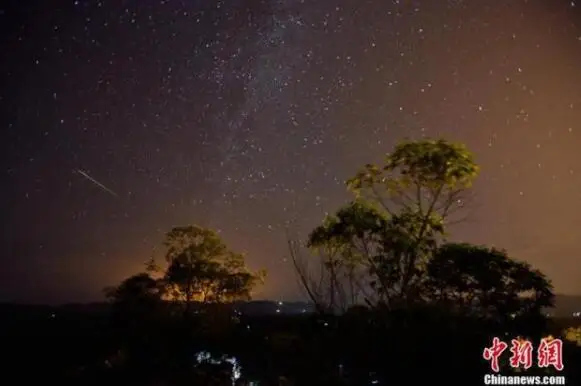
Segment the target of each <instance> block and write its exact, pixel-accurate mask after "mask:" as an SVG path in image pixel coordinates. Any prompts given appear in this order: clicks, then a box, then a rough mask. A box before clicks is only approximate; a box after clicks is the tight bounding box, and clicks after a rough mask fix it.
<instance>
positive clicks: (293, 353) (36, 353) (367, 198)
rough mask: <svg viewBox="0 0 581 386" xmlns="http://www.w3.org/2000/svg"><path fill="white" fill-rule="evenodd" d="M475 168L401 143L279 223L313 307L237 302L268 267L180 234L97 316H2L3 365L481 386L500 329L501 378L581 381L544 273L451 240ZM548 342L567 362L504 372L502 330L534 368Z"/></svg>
mask: <svg viewBox="0 0 581 386" xmlns="http://www.w3.org/2000/svg"><path fill="white" fill-rule="evenodd" d="M477 174H478V166H477V165H476V163H475V162H474V160H473V156H472V154H471V153H470V152H469V151H468V150H467V149H466V148H465V147H464V146H462V145H459V144H454V143H450V142H447V141H444V140H438V141H431V140H425V141H416V142H411V141H408V142H403V143H401V144H400V145H398V146H397V147H396V148H395V149H394V151H393V152H392V153H390V154H388V155H387V156H386V159H385V161H384V163H383V164H381V165H366V166H365V167H364V168H363V169H362V170H361V171H360V172H359V173H357V175H356V176H355V177H354V178H353V179H351V180H349V181H348V187H349V189H350V190H351V191H352V192H353V193H354V196H353V200H352V201H351V202H350V203H348V204H347V205H345V206H344V207H342V208H339V209H338V210H337V212H335V213H334V214H333V215H330V216H329V217H328V218H326V219H325V220H324V221H323V223H322V224H321V225H320V226H319V227H317V228H316V229H314V230H313V231H312V232H311V233H310V234H309V235H306V236H307V237H302V236H300V235H299V236H294V237H293V236H291V232H289V233H288V246H289V254H290V257H291V258H292V261H293V262H294V268H295V273H296V275H297V277H298V279H299V282H300V283H301V285H302V287H303V289H304V291H305V295H306V296H307V297H308V299H309V300H310V302H311V303H313V304H314V305H315V308H316V312H315V313H312V314H305V315H276V314H275V315H271V316H251V315H247V314H245V313H242V312H240V311H239V310H238V308H237V306H236V304H237V303H236V302H238V301H246V300H250V299H251V298H252V292H253V290H254V289H255V288H256V286H259V285H260V284H261V283H262V282H263V281H264V280H266V279H267V276H266V272H264V271H256V272H255V271H252V270H250V269H249V268H248V267H247V266H246V263H245V257H244V255H242V254H239V253H236V252H233V251H231V250H230V249H229V248H228V247H227V245H226V244H225V243H224V241H223V240H222V239H221V238H220V237H219V235H218V234H217V233H216V232H213V231H212V230H209V229H205V228H203V227H199V226H185V227H177V228H174V229H172V230H171V231H170V232H168V234H167V237H166V240H165V246H166V255H165V260H164V261H163V262H155V261H151V262H150V263H148V264H147V267H146V269H145V270H144V272H142V273H136V274H135V275H134V276H132V277H130V278H128V279H126V280H125V281H123V282H122V283H120V284H119V285H118V286H117V287H115V288H109V289H107V291H106V293H107V297H108V299H109V301H110V307H109V308H107V309H106V310H105V311H104V312H102V313H98V314H95V315H93V316H89V317H85V318H84V319H83V320H82V321H80V320H76V319H75V315H67V314H66V313H64V314H61V313H59V315H58V316H57V317H55V318H54V319H55V320H54V321H46V323H44V324H42V326H37V327H35V325H34V323H32V322H30V323H27V322H26V321H25V320H24V321H20V322H17V323H15V325H14V326H11V331H13V330H18V331H21V332H22V334H20V335H18V334H10V336H9V337H7V339H10V342H12V343H14V347H17V349H14V351H13V352H12V356H11V358H12V359H13V360H14V362H15V363H16V364H20V365H22V364H24V365H22V366H23V367H22V368H23V369H24V371H20V366H17V365H15V366H14V367H13V368H12V370H16V369H19V370H18V371H20V377H21V379H23V377H26V376H31V377H34V376H35V375H38V374H44V378H43V379H44V380H45V381H46V380H48V379H49V375H50V376H51V377H52V376H54V378H55V379H58V380H60V381H61V382H71V383H74V384H76V385H101V384H120V385H186V384H188V385H233V384H237V385H373V384H377V385H408V384H414V383H419V382H430V383H432V382H434V383H439V382H443V383H446V384H451V383H458V384H482V383H483V377H484V375H485V374H487V373H491V369H490V363H488V362H487V361H485V360H484V359H483V351H484V349H485V348H486V347H489V346H490V345H491V343H492V339H493V337H499V338H501V339H502V340H504V341H506V342H507V343H508V348H507V349H506V351H505V352H504V353H503V355H502V357H501V360H500V367H501V369H500V373H501V374H502V375H511V374H518V375H523V374H526V375H551V374H552V375H563V376H566V377H567V384H569V385H571V384H578V383H579V380H581V374H579V372H580V371H581V366H579V364H581V347H580V344H581V338H580V335H581V330H579V329H574V328H570V329H569V330H566V328H567V327H576V326H569V325H557V324H555V321H554V320H551V319H549V318H548V317H547V315H546V312H547V310H548V309H549V308H550V307H551V306H553V303H554V294H553V289H552V286H551V283H550V281H549V280H548V279H547V278H546V277H545V275H544V274H543V273H541V272H539V271H538V270H535V269H534V268H533V267H531V266H530V265H529V264H527V263H525V262H521V261H517V260H515V259H513V258H511V257H510V256H509V255H508V254H507V252H506V251H504V250H499V249H495V248H489V247H486V246H479V245H471V244H466V243H453V242H450V241H449V237H450V235H449V231H450V229H449V226H450V225H451V224H454V223H461V221H462V220H463V215H464V214H463V212H464V209H465V208H466V207H467V206H469V205H470V198H471V191H470V186H471V184H472V182H473V180H474V178H476V176H477ZM460 226H461V225H460ZM303 239H304V241H303ZM547 336H552V337H555V338H559V339H562V340H563V342H564V347H563V356H564V357H563V362H564V365H565V367H564V369H563V371H557V370H555V369H554V368H553V367H548V368H542V369H541V368H538V367H537V366H536V365H533V366H532V367H531V368H530V369H524V368H512V367H510V366H509V361H508V358H509V356H510V344H511V340H512V339H515V338H517V337H520V338H522V339H526V340H530V341H532V342H533V343H534V349H535V351H534V353H533V360H534V361H535V363H536V360H537V358H536V348H537V346H538V343H539V342H540V340H541V339H542V338H545V337H547ZM10 347H12V345H10ZM233 358H235V359H233ZM37 363H41V364H39V365H38V366H37ZM31 367H33V368H35V369H36V370H35V371H34V373H36V374H34V373H27V372H26V369H29V370H28V371H30V368H31ZM18 371H17V372H18Z"/></svg>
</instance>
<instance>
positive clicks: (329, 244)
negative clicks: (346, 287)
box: [308, 140, 478, 305]
mask: <svg viewBox="0 0 581 386" xmlns="http://www.w3.org/2000/svg"><path fill="white" fill-rule="evenodd" d="M477 173H478V166H477V165H476V164H475V163H474V161H473V157H472V155H471V154H470V152H468V150H467V149H466V148H465V147H464V146H463V145H460V144H454V143H450V142H447V141H445V140H438V141H433V140H425V141H417V142H413V141H404V142H402V143H401V144H399V145H398V146H396V148H395V150H394V152H393V153H391V154H388V155H387V156H386V158H385V161H384V163H383V165H381V166H378V165H371V164H368V165H366V166H365V167H364V168H363V169H362V170H361V171H360V172H359V173H357V174H356V175H355V177H353V178H352V179H350V180H349V181H348V182H347V185H348V187H349V189H350V190H351V191H352V192H353V193H354V194H355V200H354V201H353V202H351V203H350V204H348V205H347V206H345V207H344V208H342V209H340V210H339V211H338V212H337V213H336V214H335V215H332V216H329V217H328V218H327V219H326V220H325V222H324V223H323V224H322V225H321V226H319V227H317V228H316V229H315V230H314V231H313V232H312V233H311V234H310V235H309V243H308V245H309V246H310V247H311V248H314V249H315V250H316V251H317V252H318V253H319V254H320V253H322V254H323V255H324V256H325V257H324V261H325V264H326V265H328V266H329V264H330V266H332V267H333V268H334V269H341V270H342V271H343V272H349V274H348V275H347V276H348V277H349V278H350V279H348V280H347V282H350V283H351V284H352V285H353V286H354V287H356V288H358V290H359V291H358V293H359V294H363V296H364V297H365V299H366V301H367V302H368V303H372V304H377V303H381V304H384V305H389V304H395V303H402V302H405V301H411V300H412V299H414V298H417V297H418V296H419V294H418V289H419V288H420V285H421V280H422V278H423V273H424V271H425V266H426V262H427V259H428V258H429V256H430V255H431V254H432V253H433V251H434V250H435V249H436V248H437V242H438V241H439V240H441V239H442V238H443V237H444V236H445V231H444V230H445V229H444V228H445V224H446V223H447V222H448V220H449V219H450V217H451V216H452V215H454V214H455V213H456V212H457V210H458V209H459V208H462V207H463V206H464V202H465V200H466V198H467V195H466V192H467V189H468V188H469V187H470V185H471V183H472V181H473V179H474V178H475V176H476V175H477ZM330 252H332V253H330Z"/></svg>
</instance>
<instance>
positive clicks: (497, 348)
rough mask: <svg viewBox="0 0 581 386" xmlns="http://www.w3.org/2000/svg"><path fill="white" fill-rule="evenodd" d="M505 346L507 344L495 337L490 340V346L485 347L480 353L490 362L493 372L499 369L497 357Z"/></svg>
mask: <svg viewBox="0 0 581 386" xmlns="http://www.w3.org/2000/svg"><path fill="white" fill-rule="evenodd" d="M507 347H508V344H506V343H505V342H503V341H501V340H500V339H498V338H496V337H495V338H494V339H493V340H492V346H491V347H487V348H485V349H484V352H483V353H482V357H483V358H484V359H486V360H487V361H489V362H490V368H491V369H492V371H494V372H495V373H498V372H499V371H500V368H499V366H498V358H499V357H500V356H501V355H502V353H503V352H504V350H506V348H507Z"/></svg>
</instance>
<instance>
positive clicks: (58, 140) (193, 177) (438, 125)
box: [0, 0, 581, 302]
mask: <svg viewBox="0 0 581 386" xmlns="http://www.w3.org/2000/svg"><path fill="white" fill-rule="evenodd" d="M579 7H581V4H579V5H577V4H576V3H575V2H569V1H560V0H529V1H525V0H522V1H521V0H518V1H517V0H515V1H508V0H502V1H500V0H499V1H495V2H494V4H493V3H492V2H487V1H479V0H464V1H462V0H448V1H438V2H436V1H431V0H417V1H407V0H400V1H397V0H396V1H385V0H367V1H355V0H344V1H339V0H324V1H311V0H280V1H275V0H251V1H242V0H229V1H214V2H205V1H201V0H195V1H178V0H161V1H159V0H158V1H150V0H147V1H140V2H137V1H135V2H132V1H122V2H120V1H113V0H110V1H72V0H70V1H56V2H50V4H49V2H43V1H29V2H26V3H23V2H20V1H12V2H6V3H5V5H2V6H1V7H0V36H2V38H1V39H2V43H3V47H4V50H3V55H2V58H1V60H0V68H1V69H2V71H1V72H0V79H1V84H2V88H1V89H0V126H1V127H2V130H1V131H0V132H1V133H2V134H1V135H2V139H1V146H2V152H1V154H2V164H1V166H2V168H1V169H0V179H1V183H2V186H3V189H2V190H1V191H0V194H1V198H2V199H1V200H0V205H1V207H0V210H1V211H2V213H3V214H4V215H3V216H2V225H3V227H2V241H3V244H4V249H3V251H4V252H3V254H2V264H3V269H2V272H1V273H0V280H1V281H2V283H3V285H2V286H1V289H0V300H15V301H33V302H62V301H86V300H94V299H99V298H100V297H101V289H102V288H103V287H104V286H106V285H110V284H114V283H116V282H117V281H119V280H121V279H123V278H124V277H126V276H128V275H130V274H132V273H134V272H135V271H137V270H139V269H140V268H141V266H142V264H143V262H144V261H146V260H147V259H148V258H149V257H150V256H151V255H152V254H154V255H157V256H160V250H159V246H160V242H161V241H162V237H163V233H164V232H165V231H167V230H169V229H170V228H171V227H172V226H175V225H186V224H199V225H202V226H207V227H211V228H214V229H218V230H219V231H220V232H221V234H222V235H223V237H224V239H225V240H226V242H227V243H228V244H229V245H230V246H231V247H232V248H233V249H236V250H240V251H246V252H247V253H248V262H249V264H250V265H251V266H253V267H264V268H266V269H267V270H268V271H269V278H268V280H267V285H266V286H265V288H264V289H263V290H262V292H261V294H260V297H268V298H288V299H290V298H296V297H297V296H298V294H299V291H298V290H297V286H296V280H295V277H294V275H293V270H292V265H291V264H290V263H289V262H288V261H286V258H285V257H286V255H287V251H286V242H285V232H284V229H285V227H286V226H288V225H289V224H292V226H293V227H294V228H293V229H296V231H297V232H299V234H302V235H304V236H306V233H307V232H308V231H309V230H310V229H311V228H312V227H313V226H315V225H317V223H318V222H319V221H321V219H322V218H323V216H324V215H325V213H326V212H330V211H333V210H335V209H336V208H337V207H338V206H339V205H341V204H342V203H343V202H345V200H347V199H348V198H349V195H348V194H347V193H346V191H345V187H344V184H343V182H344V180H345V179H347V178H348V177H350V176H352V175H353V174H354V172H355V171H356V170H357V169H358V168H359V167H360V166H361V165H363V164H365V163H368V162H376V161H379V160H381V157H382V155H383V154H384V153H386V152H388V151H389V150H390V149H391V148H392V146H393V145H394V144H395V143H396V142H397V141H399V140H402V139H404V138H406V137H410V138H420V137H422V136H428V137H437V136H445V137H447V138H450V139H452V140H457V141H462V142H465V143H466V144H467V145H468V146H469V148H470V149H471V150H472V151H473V152H474V153H475V155H476V158H477V161H478V163H479V164H480V165H481V168H482V174H481V177H480V178H479V180H478V182H477V184H476V186H475V193H476V200H475V202H474V203H473V204H472V205H471V206H470V208H469V209H470V217H469V221H467V222H464V223H462V224H460V225H458V226H457V227H456V228H454V230H453V231H454V235H455V236H456V238H458V239H462V240H466V241H472V242H477V243H486V244H493V245H497V246H500V247H503V248H506V249H507V250H508V251H509V252H510V253H511V254H512V255H514V256H515V257H517V258H521V259H526V260H528V261H530V262H531V263H533V264H534V265H535V266H536V267H538V268H539V269H541V270H542V271H544V272H545V273H546V274H548V275H549V277H550V278H551V279H552V280H553V281H554V284H555V286H556V290H557V292H565V293H575V292H576V293H578V292H579V291H581V287H579V281H578V280H577V279H578V277H579V274H581V266H580V265H579V264H578V263H577V260H576V257H577V256H578V255H579V253H580V252H581V244H580V243H579V242H578V240H577V239H578V236H579V229H581V227H580V226H581V220H580V219H581V217H580V212H579V202H580V201H581V170H579V163H580V161H581V155H579V154H580V153H579V152H578V148H579V145H581V126H579V124H580V122H581V110H580V108H581V89H580V88H579V84H581V75H580V73H579V68H580V67H579V65H580V64H581V25H580V24H581V19H580V18H579V16H580V15H581V13H580V12H579ZM77 170H81V171H84V172H86V173H87V174H88V175H89V176H90V177H92V178H94V179H95V180H96V181H98V182H99V183H101V184H103V185H104V186H105V187H106V188H107V189H110V190H111V191H113V192H114V193H115V194H116V195H117V196H115V195H112V194H108V192H106V191H105V190H103V189H101V188H99V186H97V185H96V184H95V183H92V182H91V181H89V180H88V179H87V178H84V177H83V175H81V174H79V173H78V172H75V171H77ZM156 248H157V249H156Z"/></svg>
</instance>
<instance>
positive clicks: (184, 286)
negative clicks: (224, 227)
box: [163, 226, 266, 314]
mask: <svg viewBox="0 0 581 386" xmlns="http://www.w3.org/2000/svg"><path fill="white" fill-rule="evenodd" d="M164 244H165V246H166V247H167V252H166V255H165V259H166V261H167V263H168V267H167V269H166V271H165V274H164V278H163V279H164V281H165V283H166V285H167V286H168V287H169V288H170V294H171V296H172V297H173V298H174V299H177V300H182V301H183V302H184V304H185V313H186V314H187V313H189V311H190V308H191V304H192V303H193V302H194V301H198V302H202V303H220V302H230V301H234V300H249V299H250V298H251V295H252V290H253V289H254V288H255V287H256V286H257V285H258V284H260V283H261V282H262V281H263V280H264V278H265V275H266V273H265V271H263V270H260V271H257V272H252V271H251V270H249V269H248V268H247V267H246V265H245V262H244V255H242V254H239V253H235V252H233V251H231V250H229V249H228V247H227V246H226V244H225V243H224V242H223V241H222V239H221V238H220V236H219V235H218V234H217V233H216V232H214V231H213V230H210V229H206V228H202V227H199V226H186V227H176V228H173V229H172V230H171V231H170V232H168V233H167V235H166V240H165V243H164Z"/></svg>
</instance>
